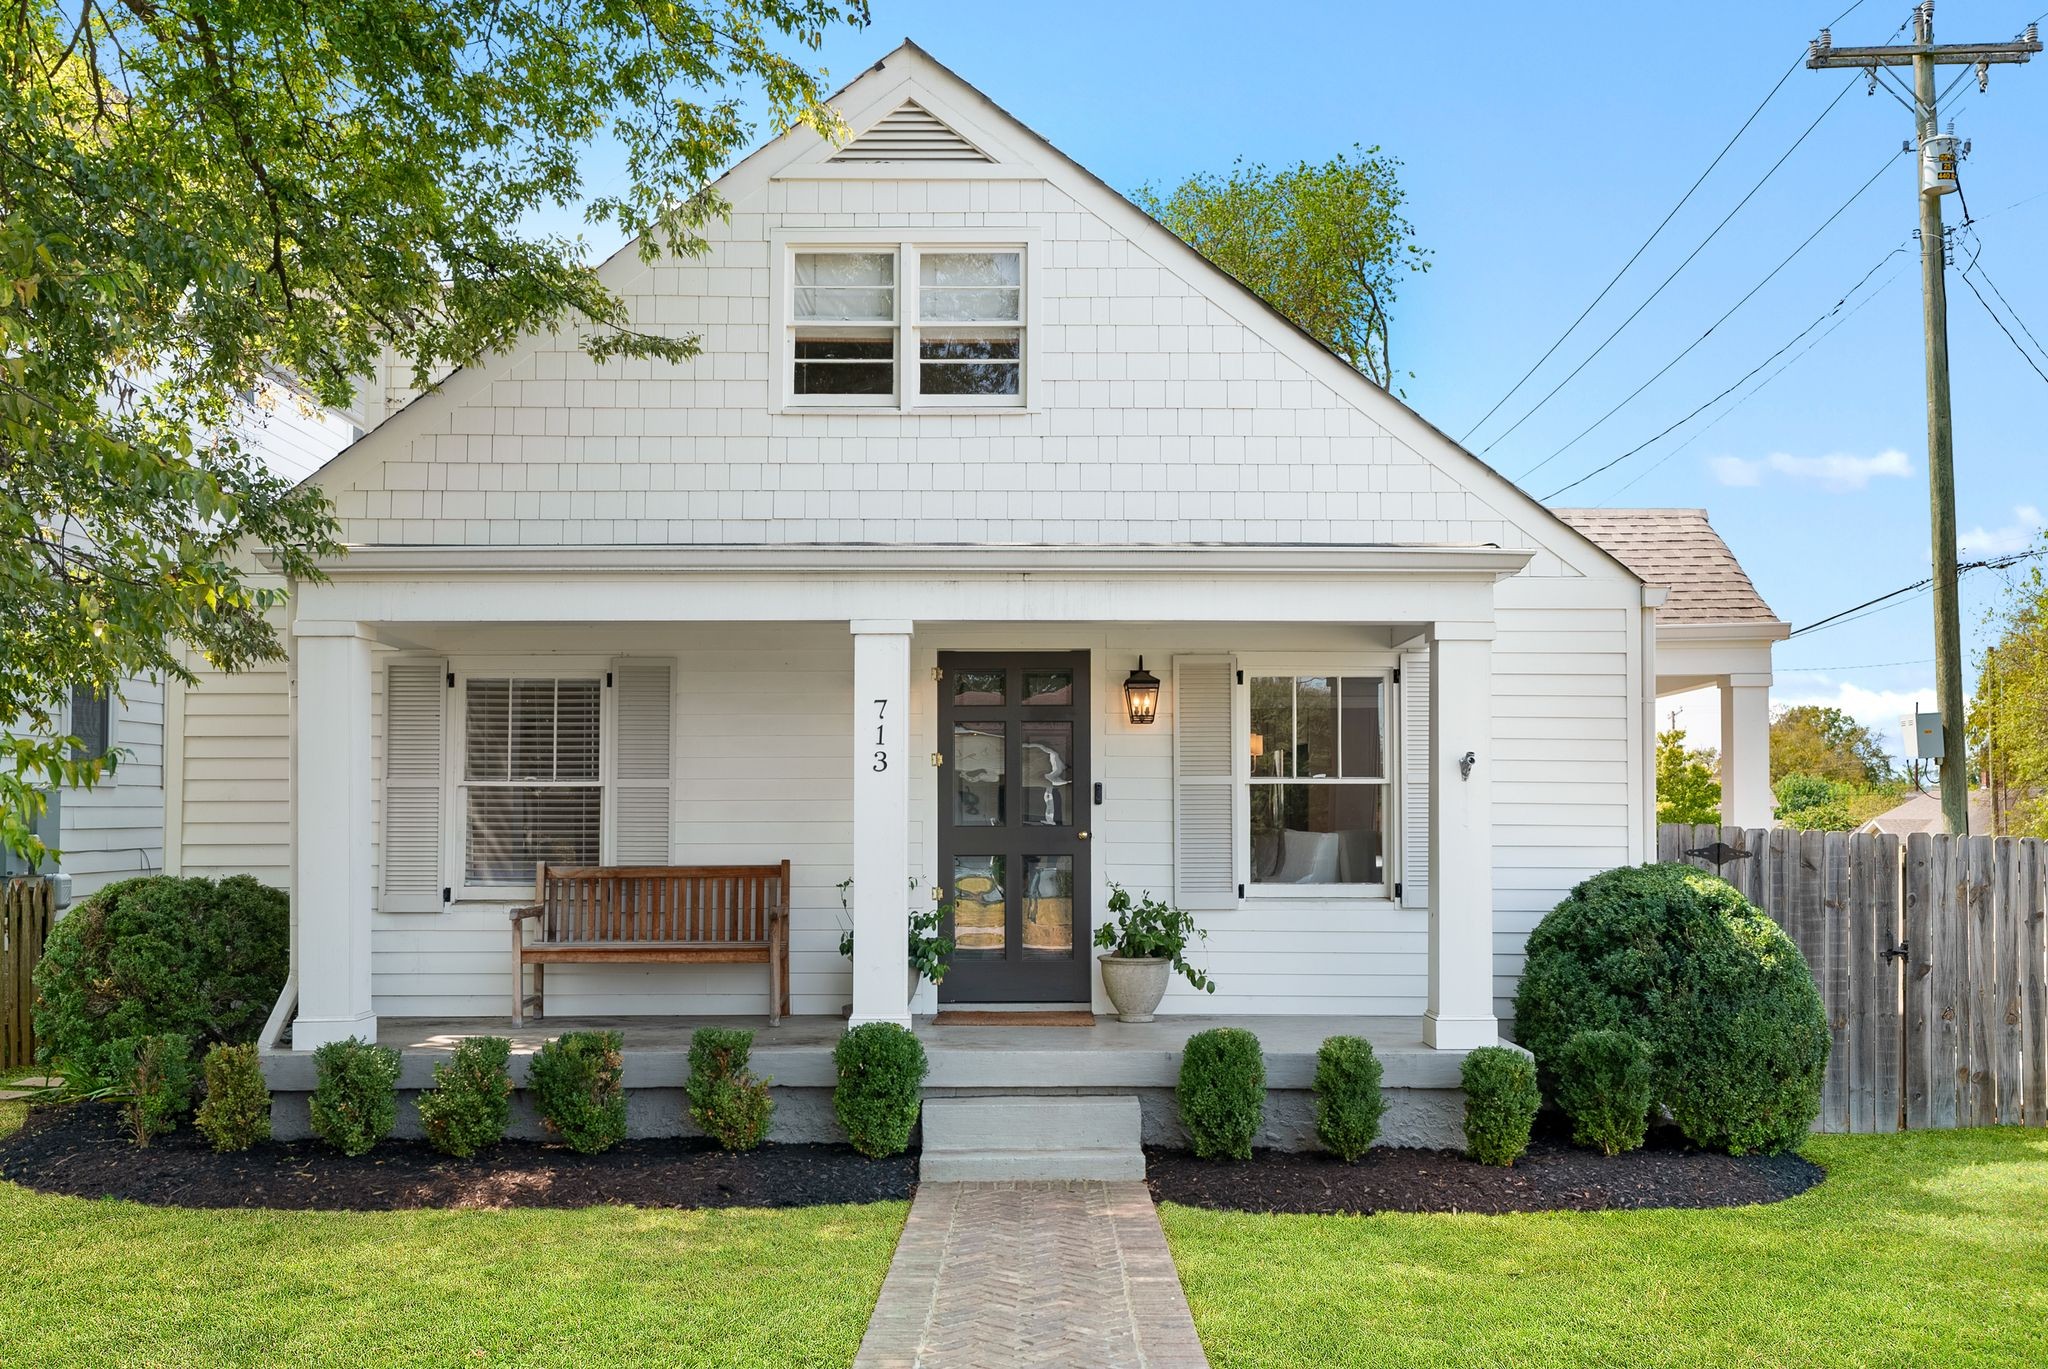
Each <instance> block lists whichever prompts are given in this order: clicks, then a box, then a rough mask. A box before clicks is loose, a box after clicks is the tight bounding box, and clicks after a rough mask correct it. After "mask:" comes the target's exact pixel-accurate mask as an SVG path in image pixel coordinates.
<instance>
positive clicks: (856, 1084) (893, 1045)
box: [832, 1022, 930, 1159]
mask: <svg viewBox="0 0 2048 1369" xmlns="http://www.w3.org/2000/svg"><path fill="white" fill-rule="evenodd" d="M832 1065H833V1068H834V1069H835V1070H837V1071H838V1074H839V1084H838V1087H836V1088H834V1089H833V1091H832V1111H833V1113H834V1114H836V1115H837V1116H838V1118H839V1125H840V1126H841V1127H842V1128H843V1129H844V1130H845V1132H846V1138H847V1139H848V1140H849V1141H852V1142H853V1148H854V1149H855V1150H857V1151H859V1152H860V1153H861V1154H863V1155H868V1156H873V1157H875V1158H876V1159H880V1158H882V1157H883V1156H887V1155H900V1154H902V1153H903V1152H904V1151H905V1150H908V1149H909V1148H910V1130H911V1128H912V1127H914V1126H916V1125H917V1113H918V1107H919V1103H920V1100H921V1099H922V1098H923V1095H924V1077H925V1074H926V1072H927V1071H928V1070H929V1069H930V1064H929V1063H928V1062H927V1061H926V1060H925V1055H924V1043H923V1042H921V1041H919V1040H918V1039H917V1038H916V1037H915V1036H913V1035H912V1034H911V1033H910V1031H909V1030H908V1029H907V1028H904V1027H899V1026H897V1025H896V1024H895V1023H893V1022H867V1023H863V1024H862V1025H860V1026H858V1027H855V1028H854V1029H853V1030H852V1031H850V1032H848V1033H846V1035H844V1036H842V1037H840V1038H839V1044H838V1045H837V1046H834V1047H833V1048H832Z"/></svg>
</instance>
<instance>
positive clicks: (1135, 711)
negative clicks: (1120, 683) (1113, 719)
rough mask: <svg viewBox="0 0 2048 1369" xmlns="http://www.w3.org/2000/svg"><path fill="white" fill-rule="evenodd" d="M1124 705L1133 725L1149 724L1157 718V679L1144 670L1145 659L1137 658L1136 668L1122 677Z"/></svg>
mask: <svg viewBox="0 0 2048 1369" xmlns="http://www.w3.org/2000/svg"><path fill="white" fill-rule="evenodd" d="M1124 705H1125V707H1127V708H1129V709H1130V711H1131V721H1132V722H1133V723H1149V722H1153V721H1155V720H1156V719H1157V718H1158V717H1159V677H1158V676H1157V675H1154V674H1153V673H1152V672H1151V671H1149V670H1147V669H1145V658H1144V657H1143V656H1140V657H1139V658H1138V668H1137V669H1136V670H1134V671H1132V672H1131V673H1130V674H1128V675H1126V676H1124Z"/></svg>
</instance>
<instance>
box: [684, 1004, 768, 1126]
mask: <svg viewBox="0 0 2048 1369" xmlns="http://www.w3.org/2000/svg"><path fill="white" fill-rule="evenodd" d="M753 1048H754V1034H753V1033H752V1032H750V1031H741V1030H738V1029H736V1028H729V1027H701V1028H699V1029H698V1030H697V1032H696V1034H695V1035H693V1036H691V1038H690V1077H689V1079H688V1080H686V1081H685V1082H684V1084H683V1092H684V1093H686V1094H687V1095H689V1099H690V1120H691V1121H692V1122H695V1123H696V1124H697V1127H698V1129H699V1130H700V1131H702V1132H703V1133H704V1134H705V1135H707V1136H710V1137H712V1138H713V1139H715V1140H716V1141H717V1142H718V1144H719V1145H721V1146H723V1147H725V1148H726V1149H727V1150H752V1149H753V1148H754V1147H755V1146H758V1145H760V1144H761V1142H762V1141H763V1140H765V1139H766V1138H767V1136H768V1123H769V1122H770V1120H772V1119H773V1118H774V1116H775V1100H774V1099H773V1098H771V1097H770V1096H769V1094H768V1085H769V1083H770V1082H771V1081H770V1080H767V1079H756V1078H754V1076H753V1075H752V1074H749V1073H748V1072H747V1056H748V1054H749V1052H751V1051H752V1050H753Z"/></svg>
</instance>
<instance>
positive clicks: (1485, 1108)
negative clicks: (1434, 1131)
mask: <svg viewBox="0 0 2048 1369" xmlns="http://www.w3.org/2000/svg"><path fill="white" fill-rule="evenodd" d="M1459 1076H1460V1082H1461V1083H1462V1084H1463V1085H1464V1089H1465V1153H1466V1154H1467V1155H1470V1156H1471V1157H1472V1158H1473V1159H1475V1160H1477V1161H1478V1162H1479V1163H1480V1164H1482V1165H1511V1164H1513V1163H1514V1162H1515V1161H1516V1159H1517V1158H1519V1157H1520V1155H1521V1154H1522V1152H1523V1151H1525V1150H1527V1149H1528V1148H1529V1128H1530V1127H1532V1126H1534V1125H1535V1123H1536V1110H1537V1109H1538V1108H1540V1107H1542V1106H1543V1095H1542V1093H1541V1092H1540V1091H1539V1090H1538V1089H1537V1087H1536V1062H1535V1061H1533V1060H1531V1059H1530V1058H1529V1057H1528V1056H1526V1055H1524V1054H1523V1053H1522V1052H1520V1051H1518V1050H1515V1049H1513V1048H1512V1047H1509V1046H1481V1047H1479V1049H1477V1050H1475V1051H1473V1052H1472V1053H1471V1054H1470V1055H1468V1056H1466V1057H1465V1061H1464V1064H1463V1065H1462V1066H1460V1067H1459Z"/></svg>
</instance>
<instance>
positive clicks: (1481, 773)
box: [1422, 623, 1500, 1050]
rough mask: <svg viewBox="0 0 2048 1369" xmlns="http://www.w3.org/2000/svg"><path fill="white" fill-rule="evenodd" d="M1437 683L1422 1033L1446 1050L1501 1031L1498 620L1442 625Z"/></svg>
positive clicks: (1491, 1040)
mask: <svg viewBox="0 0 2048 1369" xmlns="http://www.w3.org/2000/svg"><path fill="white" fill-rule="evenodd" d="M1429 692H1430V728H1429V739H1430V750H1431V752H1432V753H1433V754H1432V755H1431V757H1430V774H1429V842H1430V852H1429V855H1430V860H1429V869H1430V889H1429V896H1430V908H1429V1011H1428V1012H1427V1013H1425V1014H1424V1015H1423V1019H1422V1039H1423V1040H1424V1041H1425V1042H1427V1043H1428V1044H1430V1045H1432V1046H1435V1047H1437V1048H1438V1049H1441V1050H1469V1049H1471V1048H1473V1047H1475V1046H1491V1045H1494V1044H1496V1043H1497V1042H1498V1041H1499V1040H1500V1023H1499V1022H1498V1021H1497V1020H1496V1019H1495V1017H1494V1015H1493V800H1492V780H1491V776H1492V773H1493V625H1492V624H1491V623H1438V624H1437V625H1436V633H1435V637H1434V640H1433V641H1432V644H1431V647H1430V670H1429ZM1467 755H1470V756H1471V757H1472V760H1471V763H1470V765H1469V767H1468V766H1467V764H1466V763H1465V759H1464V758H1465V757H1466V756H1467Z"/></svg>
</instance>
